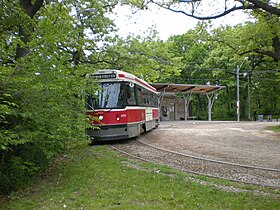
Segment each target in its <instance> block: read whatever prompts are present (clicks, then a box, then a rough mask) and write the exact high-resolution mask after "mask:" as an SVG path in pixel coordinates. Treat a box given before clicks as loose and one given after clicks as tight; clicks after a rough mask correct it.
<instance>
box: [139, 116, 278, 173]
mask: <svg viewBox="0 0 280 210" xmlns="http://www.w3.org/2000/svg"><path fill="white" fill-rule="evenodd" d="M272 125H280V122H268V123H267V122H239V123H238V122H199V121H187V122H185V121H174V122H167V121H165V122H161V124H160V126H159V127H158V128H157V129H155V130H153V131H151V132H149V133H147V134H146V135H143V136H141V137H140V138H141V140H142V141H146V142H149V143H152V144H154V145H156V146H159V147H163V148H166V149H170V150H175V151H179V152H182V153H187V154H193V155H198V156H203V157H207V158H212V159H216V160H224V161H229V162H234V163H240V164H248V165H254V166H261V167H267V168H276V169H280V134H279V133H275V132H272V131H269V130H267V129H266V128H267V127H268V126H272Z"/></svg>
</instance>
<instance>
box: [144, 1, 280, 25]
mask: <svg viewBox="0 0 280 210" xmlns="http://www.w3.org/2000/svg"><path fill="white" fill-rule="evenodd" d="M150 3H153V4H156V5H158V6H160V7H162V8H165V9H168V10H170V11H173V12H176V13H182V14H184V15H186V16H189V17H193V18H196V19H198V20H210V19H216V18H220V17H223V16H225V15H227V14H229V13H232V12H234V11H238V10H249V11H256V10H260V11H264V12H266V13H269V14H271V15H276V16H278V17H279V16H280V8H279V3H277V1H276V0H267V1H261V0H215V1H205V0H178V1H162V0H159V1H156V0H148V1H141V5H142V7H143V8H144V7H147V6H148V5H149V4H150ZM205 8H211V9H210V11H212V14H211V12H210V13H209V10H208V9H205Z"/></svg>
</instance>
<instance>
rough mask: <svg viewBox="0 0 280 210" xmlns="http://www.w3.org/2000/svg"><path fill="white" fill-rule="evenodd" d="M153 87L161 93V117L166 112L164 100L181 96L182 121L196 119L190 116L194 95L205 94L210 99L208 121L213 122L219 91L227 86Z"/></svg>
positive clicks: (159, 84) (183, 85)
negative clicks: (182, 102) (182, 104)
mask: <svg viewBox="0 0 280 210" xmlns="http://www.w3.org/2000/svg"><path fill="white" fill-rule="evenodd" d="M150 85H151V86H153V87H154V88H156V89H157V91H158V92H160V97H159V100H160V110H161V117H162V114H163V112H165V111H166V110H165V107H164V106H162V104H163V100H164V98H165V97H167V96H168V95H175V94H176V93H177V94H180V93H181V95H182V97H183V99H184V109H183V112H184V114H183V115H184V117H183V118H182V119H184V120H188V119H195V117H194V116H189V105H190V100H191V96H192V94H203V95H206V97H207V99H208V121H211V120H212V118H211V113H212V107H213V104H214V101H215V99H216V98H217V95H218V91H219V90H222V89H225V86H216V85H215V86H211V85H189V84H168V83H151V84H150Z"/></svg>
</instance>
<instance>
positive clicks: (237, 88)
mask: <svg viewBox="0 0 280 210" xmlns="http://www.w3.org/2000/svg"><path fill="white" fill-rule="evenodd" d="M247 59H248V57H245V58H244V60H243V61H242V63H241V65H240V66H237V67H236V112H237V122H240V100H239V71H240V69H241V67H242V65H243V64H244V62H245V60H247Z"/></svg>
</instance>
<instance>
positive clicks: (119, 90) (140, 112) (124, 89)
mask: <svg viewBox="0 0 280 210" xmlns="http://www.w3.org/2000/svg"><path fill="white" fill-rule="evenodd" d="M88 77H90V79H93V80H96V81H97V82H98V84H99V88H98V89H97V90H96V91H94V93H90V94H88V97H87V100H86V106H87V115H89V116H92V117H91V118H92V119H94V120H91V121H90V123H91V125H93V126H92V127H90V128H87V129H86V134H87V135H88V136H89V137H90V138H91V140H92V142H98V141H111V140H120V139H129V138H132V137H136V136H139V135H140V134H141V133H143V132H146V131H149V130H152V129H153V128H156V127H157V126H158V125H159V107H158V92H157V91H156V89H155V88H154V87H152V86H151V85H149V84H148V83H147V82H145V81H144V80H142V79H140V78H138V77H136V76H134V75H132V74H130V73H127V72H124V71H120V70H111V69H105V70H98V71H96V72H95V73H94V74H93V75H88Z"/></svg>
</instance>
